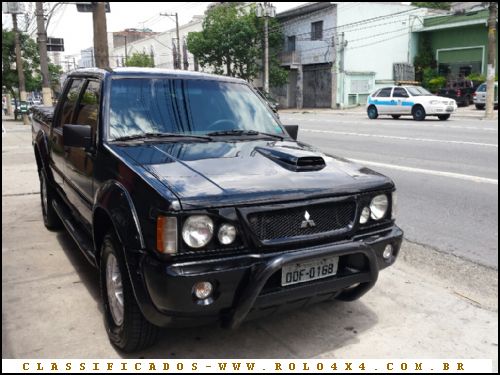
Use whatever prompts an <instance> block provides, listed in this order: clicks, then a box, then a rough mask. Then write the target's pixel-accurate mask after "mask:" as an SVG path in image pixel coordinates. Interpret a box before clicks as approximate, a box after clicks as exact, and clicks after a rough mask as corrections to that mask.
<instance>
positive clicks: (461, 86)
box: [438, 79, 478, 107]
mask: <svg viewBox="0 0 500 375" xmlns="http://www.w3.org/2000/svg"><path fill="white" fill-rule="evenodd" d="M477 87H478V86H477V85H476V84H474V81H471V80H467V79H460V80H452V81H448V82H447V83H446V86H445V87H444V88H442V89H440V90H439V92H438V95H440V96H443V97H446V98H451V99H454V100H455V101H456V102H457V105H458V106H462V107H468V106H469V105H471V104H472V100H473V95H474V92H475V91H476V88H477Z"/></svg>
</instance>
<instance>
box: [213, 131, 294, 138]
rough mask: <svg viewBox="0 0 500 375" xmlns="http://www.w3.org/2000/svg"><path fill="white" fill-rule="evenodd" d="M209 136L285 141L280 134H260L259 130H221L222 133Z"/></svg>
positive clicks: (218, 132) (217, 132)
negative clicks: (259, 137)
mask: <svg viewBox="0 0 500 375" xmlns="http://www.w3.org/2000/svg"><path fill="white" fill-rule="evenodd" d="M207 135H208V136H220V135H222V136H224V135H236V136H239V135H265V136H268V137H273V138H278V139H280V140H283V139H284V137H283V136H281V135H278V134H271V133H263V132H258V131H257V130H243V129H231V130H221V131H216V132H211V133H208V134H207Z"/></svg>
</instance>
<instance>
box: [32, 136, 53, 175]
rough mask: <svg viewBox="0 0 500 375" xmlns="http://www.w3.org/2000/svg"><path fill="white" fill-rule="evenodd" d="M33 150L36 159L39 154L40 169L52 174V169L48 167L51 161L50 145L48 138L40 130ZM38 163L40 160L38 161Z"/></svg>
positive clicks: (34, 141)
mask: <svg viewBox="0 0 500 375" xmlns="http://www.w3.org/2000/svg"><path fill="white" fill-rule="evenodd" d="M33 149H34V152H35V158H37V155H36V153H37V152H38V156H39V157H40V163H41V165H39V167H40V169H43V170H45V172H46V173H47V174H50V169H49V166H48V161H49V145H48V142H47V136H46V135H45V133H44V132H43V131H42V130H39V131H38V133H37V134H36V136H35V139H34V140H33ZM37 163H38V160H37Z"/></svg>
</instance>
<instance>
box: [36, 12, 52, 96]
mask: <svg viewBox="0 0 500 375" xmlns="http://www.w3.org/2000/svg"><path fill="white" fill-rule="evenodd" d="M35 4H36V25H37V29H38V48H39V51H40V70H41V73H42V98H43V104H44V105H52V90H51V89H50V81H49V64H48V58H47V32H46V30H45V19H44V15H43V3H42V2H36V3H35Z"/></svg>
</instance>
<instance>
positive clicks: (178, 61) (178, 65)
mask: <svg viewBox="0 0 500 375" xmlns="http://www.w3.org/2000/svg"><path fill="white" fill-rule="evenodd" d="M160 16H166V17H173V16H175V31H176V35H177V46H175V52H176V54H177V57H176V58H175V60H174V69H181V38H180V36H179V14H178V13H177V12H176V13H175V14H168V13H160Z"/></svg>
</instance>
